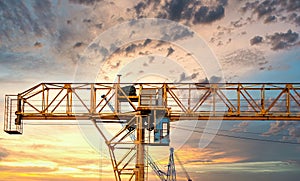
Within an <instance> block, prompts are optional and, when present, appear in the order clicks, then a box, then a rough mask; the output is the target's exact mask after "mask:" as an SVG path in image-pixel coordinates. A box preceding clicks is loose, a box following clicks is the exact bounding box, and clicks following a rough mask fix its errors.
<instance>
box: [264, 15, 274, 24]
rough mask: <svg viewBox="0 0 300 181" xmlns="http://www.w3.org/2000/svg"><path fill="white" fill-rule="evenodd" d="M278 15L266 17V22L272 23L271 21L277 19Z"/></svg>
mask: <svg viewBox="0 0 300 181" xmlns="http://www.w3.org/2000/svg"><path fill="white" fill-rule="evenodd" d="M276 19H277V18H276V16H268V17H267V18H266V19H265V21H264V23H270V22H274V21H276Z"/></svg>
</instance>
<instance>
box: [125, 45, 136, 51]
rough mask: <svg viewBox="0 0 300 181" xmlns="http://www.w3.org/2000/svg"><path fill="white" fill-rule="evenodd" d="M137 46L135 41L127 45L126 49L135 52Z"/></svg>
mask: <svg viewBox="0 0 300 181" xmlns="http://www.w3.org/2000/svg"><path fill="white" fill-rule="evenodd" d="M136 48H137V45H136V44H134V43H133V44H131V45H129V46H128V47H126V48H125V51H126V53H130V52H134V51H135V49H136Z"/></svg>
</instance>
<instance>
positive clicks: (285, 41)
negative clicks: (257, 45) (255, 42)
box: [266, 30, 299, 50]
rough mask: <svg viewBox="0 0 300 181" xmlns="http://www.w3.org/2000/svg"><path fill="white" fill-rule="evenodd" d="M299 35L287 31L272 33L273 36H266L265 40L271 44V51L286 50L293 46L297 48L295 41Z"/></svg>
mask: <svg viewBox="0 0 300 181" xmlns="http://www.w3.org/2000/svg"><path fill="white" fill-rule="evenodd" d="M298 38H299V34H298V33H297V32H293V31H292V30H288V31H287V32H286V33H282V32H281V33H274V34H273V35H267V36H266V40H267V41H268V43H269V44H271V46H272V47H271V49H272V50H280V49H287V48H290V47H293V46H297V40H298Z"/></svg>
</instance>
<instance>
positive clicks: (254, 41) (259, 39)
mask: <svg viewBox="0 0 300 181" xmlns="http://www.w3.org/2000/svg"><path fill="white" fill-rule="evenodd" d="M262 41H263V37H261V36H255V37H253V38H252V39H251V40H250V44H251V45H255V44H259V43H261V42H262Z"/></svg>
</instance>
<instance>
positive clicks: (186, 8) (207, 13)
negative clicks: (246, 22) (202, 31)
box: [134, 0, 228, 24]
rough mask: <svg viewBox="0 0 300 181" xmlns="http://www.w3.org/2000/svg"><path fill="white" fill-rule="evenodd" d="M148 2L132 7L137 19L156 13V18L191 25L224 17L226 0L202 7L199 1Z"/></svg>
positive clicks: (163, 0) (215, 0) (149, 0)
mask: <svg viewBox="0 0 300 181" xmlns="http://www.w3.org/2000/svg"><path fill="white" fill-rule="evenodd" d="M160 2H161V1H158V0H148V1H140V2H138V3H137V4H136V5H135V6H134V10H135V12H136V15H137V17H142V16H146V17H147V16H148V15H149V12H153V11H154V12H156V16H155V17H156V18H164V19H170V20H174V21H182V20H183V21H186V22H191V23H195V24H198V23H212V22H214V21H216V20H219V19H221V18H223V17H224V15H225V13H224V12H225V8H224V7H225V6H226V5H227V4H228V1H227V0H214V1H213V2H212V3H211V6H208V5H204V4H203V3H202V2H201V1H199V0H170V1H167V0H162V2H161V3H160Z"/></svg>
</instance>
